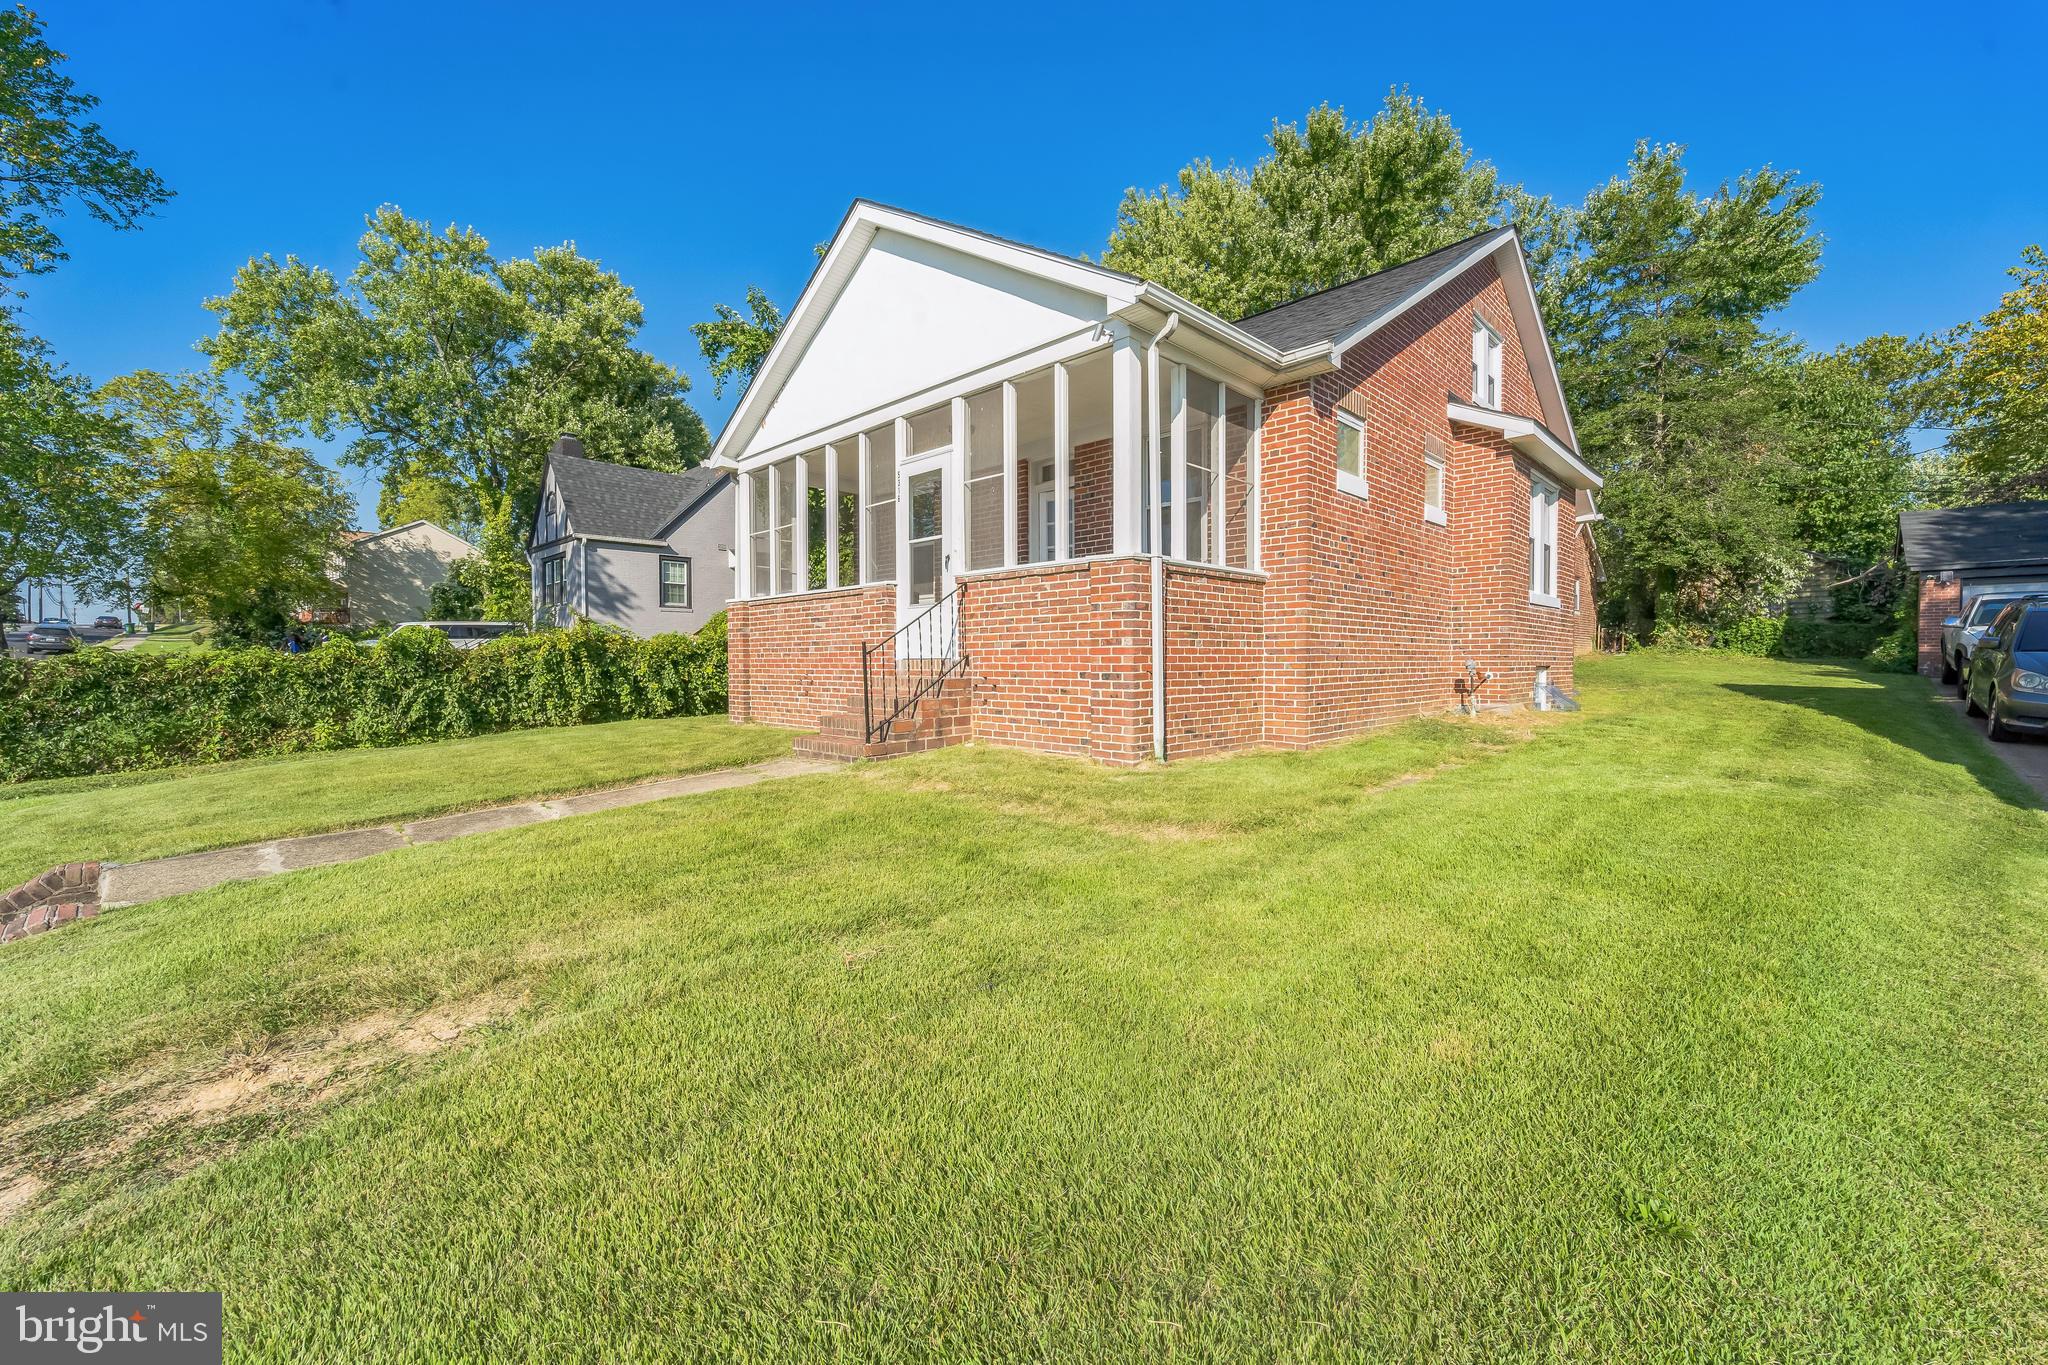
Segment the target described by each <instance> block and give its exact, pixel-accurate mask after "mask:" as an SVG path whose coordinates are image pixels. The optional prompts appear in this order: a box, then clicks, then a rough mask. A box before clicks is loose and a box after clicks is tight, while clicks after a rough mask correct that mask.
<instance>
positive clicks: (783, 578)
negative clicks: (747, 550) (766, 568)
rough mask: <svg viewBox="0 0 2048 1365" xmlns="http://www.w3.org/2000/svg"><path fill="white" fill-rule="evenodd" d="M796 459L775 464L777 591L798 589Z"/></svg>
mask: <svg viewBox="0 0 2048 1365" xmlns="http://www.w3.org/2000/svg"><path fill="white" fill-rule="evenodd" d="M796 495H797V488H796V461H795V460H783V461H782V462H780V463H779V464H777V465H776V466H775V537H774V538H775V591H777V592H795V591H796V512H797V496H796Z"/></svg>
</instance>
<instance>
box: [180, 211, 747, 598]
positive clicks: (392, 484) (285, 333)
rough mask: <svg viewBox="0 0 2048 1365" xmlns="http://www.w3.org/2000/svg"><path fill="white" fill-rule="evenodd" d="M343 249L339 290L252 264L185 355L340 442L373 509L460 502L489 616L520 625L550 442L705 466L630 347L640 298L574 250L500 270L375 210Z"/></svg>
mask: <svg viewBox="0 0 2048 1365" xmlns="http://www.w3.org/2000/svg"><path fill="white" fill-rule="evenodd" d="M358 245H359V248H360V252H361V259H360V260H359V261H358V262H357V264H356V266H355V267H354V269H353V270H352V271H351V272H350V273H349V275H348V277H347V279H346V280H336V279H335V278H334V276H333V275H331V274H330V273H329V272H327V271H326V270H323V269H321V268H319V267H317V266H312V265H308V264H306V263H304V262H302V261H300V260H298V259H297V258H296V257H290V256H288V257H286V258H285V259H284V260H283V261H282V262H279V261H277V260H274V259H272V258H271V257H269V256H264V257H262V258H260V259H258V260H252V261H250V262H249V263H248V264H247V265H246V266H244V267H243V268H242V269H241V270H240V271H238V272H237V273H236V276H235V280H234V285H233V288H232V289H231V290H230V291H229V292H228V293H227V294H225V295H222V296H221V297H219V298H215V299H210V300H208V301H207V307H208V308H209V309H211V310H212V311H213V313H214V314H215V316H216V317H217V318H218V319H219V320H220V329H219V331H218V332H217V333H216V334H215V335H213V336H212V337H210V338H208V339H207V340H206V341H204V342H202V343H201V349H202V350H203V351H205V352H206V354H207V355H208V356H210V357H211V358H212V360H213V363H214V366H215V368H216V370H217V371H221V372H225V371H229V370H232V371H235V372H237V373H239V374H241V375H243V376H244V377H246V379H247V380H248V382H249V384H250V385H251V387H252V390H253V392H254V395H255V397H256V399H257V401H259V402H260V403H262V404H263V405H264V406H265V407H266V408H267V409H268V410H269V411H272V412H274V413H276V414H277V415H278V416H279V417H280V418H282V419H283V420H285V421H287V422H290V423H294V424H299V425H302V426H303V427H304V428H305V429H307V430H309V431H310V432H312V433H313V434H314V435H315V436H318V437H320V438H322V439H327V438H331V437H346V438H347V441H348V444H347V446H346V448H345V453H344V456H343V458H344V459H346V460H348V461H349V462H351V463H353V464H357V465H361V466H365V467H368V468H372V469H376V470H378V471H380V472H381V474H382V476H383V479H384V484H385V490H386V493H387V496H389V497H393V498H400V499H417V498H420V497H423V496H425V495H426V494H427V493H428V492H429V491H431V490H433V489H434V487H435V486H436V485H438V486H440V488H441V489H444V490H453V491H454V492H455V493H456V494H458V495H459V505H460V506H461V507H462V509H463V510H464V511H465V512H466V513H467V514H468V515H467V520H468V521H470V522H471V523H473V524H475V525H477V526H479V527H481V528H482V533H483V542H484V552H485V555H486V558H487V559H488V560H489V561H490V564H491V569H492V572H491V577H490V592H489V599H490V605H491V607H492V609H493V610H494V612H503V613H505V614H508V615H512V614H523V604H524V596H525V591H526V583H527V568H526V563H525V560H524V557H523V551H522V549H521V546H522V538H521V532H522V531H523V529H524V526H525V524H526V522H527V520H528V519H529V518H530V517H531V515H532V512H533V507H534V500H535V499H536V498H537V497H538V495H539V486H540V474H541V467H542V465H543V463H544V461H545V457H546V454H547V450H548V447H549V446H550V445H551V444H552V443H553V441H554V439H555V437H556V436H557V435H559V434H561V433H563V432H569V431H573V432H576V433H578V434H579V435H580V436H581V437H582V438H583V441H584V444H585V445H586V446H588V447H589V448H590V449H591V450H592V451H594V452H597V453H599V454H601V455H602V457H603V458H605V459H608V460H614V461H617V462H620V463H625V464H640V465H646V466H648V467H651V468H658V469H685V468H688V467H690V466H692V465H694V464H696V463H698V462H699V461H701V460H702V459H703V458H704V456H705V454H706V452H707V451H708V449H709V446H710V440H709V437H708V435H707V433H706V431H705V428H704V422H703V419H702V418H700V417H699V416H698V415H697V413H696V411H695V410H694V409H692V408H691V407H690V405H689V403H688V402H687V401H686V400H685V397H684V395H685V393H686V392H687V391H688V388H689V381H688V380H687V379H685V378H684V377H683V376H682V375H680V374H678V373H677V372H676V371H675V370H673V369H671V368H670V367H669V366H668V365H666V364H663V363H662V362H661V361H659V360H656V359H655V358H654V357H653V356H651V355H648V354H647V353H646V352H644V351H642V350H640V349H639V348H638V347H637V345H636V344H635V342H636V338H637V336H638V334H639V331H640V327H641V323H642V321H643V312H642V308H641V305H640V301H639V299H638V298H637V297H635V295H634V293H633V291H632V289H631V288H630V287H629V286H627V285H626V284H625V283H624V282H623V281H622V280H620V279H619V278H618V276H616V275H614V274H612V273H610V272H609V271H606V270H605V269H604V268H603V267H601V266H600V265H598V263H597V262H595V261H592V260H590V259H588V258H587V257H584V256H581V255H579V254H578V253H577V251H576V248H575V246H574V245H573V244H565V245H563V246H558V247H548V248H543V249H541V250H538V251H536V252H534V253H533V255H532V257H531V258H510V259H507V258H500V257H498V256H495V255H493V254H492V252H491V249H490V244H489V242H487V241H486V240H485V239H484V238H483V236H482V235H481V234H479V233H477V232H475V231H474V230H472V229H467V228H456V227H453V226H450V227H448V228H446V229H445V230H442V231H438V232H437V231H435V230H434V229H433V228H432V227H430V226H429V225H428V224H426V223H424V222H422V221H419V220H417V219H412V218H408V217H406V216H405V214H404V213H402V212H401V211H400V210H399V209H397V208H394V207H389V206H387V207H385V208H381V209H379V210H378V211H377V212H375V213H374V214H371V215H370V216H369V218H368V220H367V231H365V232H364V234H363V236H362V238H361V240H360V242H359V243H358ZM515 608H517V610H515Z"/></svg>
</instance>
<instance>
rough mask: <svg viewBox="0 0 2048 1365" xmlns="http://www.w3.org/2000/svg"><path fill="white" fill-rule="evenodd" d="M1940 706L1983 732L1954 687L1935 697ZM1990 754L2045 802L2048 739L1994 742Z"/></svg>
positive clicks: (1980, 721) (1981, 723)
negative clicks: (1994, 755)
mask: <svg viewBox="0 0 2048 1365" xmlns="http://www.w3.org/2000/svg"><path fill="white" fill-rule="evenodd" d="M1935 695H1936V697H1937V698H1938V699H1939V700H1940V702H1941V704H1942V705H1943V706H1947V707H1952V708H1954V710H1955V713H1956V714H1957V715H1958V716H1962V717H1963V723H1964V724H1966V725H1970V726H1973V727H1975V728H1976V730H1977V732H1978V733H1979V734H1982V733H1984V718H1983V717H1982V716H1970V715H1968V714H1967V712H1966V708H1965V707H1964V705H1963V699H1962V698H1961V697H1958V696H1957V695H1956V692H1955V689H1954V688H1953V687H1943V688H1941V689H1940V690H1939V691H1938V692H1937V693H1936V694H1935ZM1991 752H1993V753H1995V754H1997V755H1998V756H1999V757H2000V758H2002V759H2004V760H2005V763H2006V766H2007V767H2009V768H2011V769H2012V770H2013V771H2014V772H2016V773H2018V774H2019V775H2020V780H2021V781H2023V782H2025V783H2026V784H2027V785H2028V786H2030V787H2032V788H2033V789H2034V794H2035V795H2037V796H2039V797H2040V798H2041V800H2042V801H2043V802H2048V739H2034V738H2031V737H2029V738H2027V739H2015V740H2009V741H2004V742H1999V741H1993V742H1992V745H1991Z"/></svg>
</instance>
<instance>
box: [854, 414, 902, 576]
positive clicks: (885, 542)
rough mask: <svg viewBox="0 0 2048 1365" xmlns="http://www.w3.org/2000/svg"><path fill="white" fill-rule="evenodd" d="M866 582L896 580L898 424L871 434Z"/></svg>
mask: <svg viewBox="0 0 2048 1365" xmlns="http://www.w3.org/2000/svg"><path fill="white" fill-rule="evenodd" d="M865 528H866V532H867V533H866V534H865V535H863V536H862V537H861V543H862V544H863V545H864V546H865V547H866V550H867V581H868V582H870V583H888V582H891V581H893V580H894V579H895V577H896V424H895V423H894V422H884V423H883V424H882V425H881V426H878V427H876V428H875V429H874V430H873V431H871V432H869V433H868V505H867V521H866V523H865Z"/></svg>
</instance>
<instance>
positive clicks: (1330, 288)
mask: <svg viewBox="0 0 2048 1365" xmlns="http://www.w3.org/2000/svg"><path fill="white" fill-rule="evenodd" d="M1513 230H1514V224H1512V223H1500V224H1497V225H1495V226H1493V227H1490V228H1486V229H1483V230H1482V231H1479V232H1475V233H1473V234H1472V235H1471V236H1470V237H1461V238H1459V239H1458V240H1457V241H1455V242H1446V243H1444V245H1442V246H1439V247H1431V248H1430V249H1429V250H1428V251H1425V252H1423V253H1422V254H1421V255H1420V256H1410V257H1409V258H1408V259H1407V260H1405V261H1396V262H1395V263H1394V264H1393V265H1387V266H1381V267H1380V268H1379V269H1378V270H1373V271H1369V272H1367V273H1366V274H1363V275H1358V276H1355V277H1354V278H1352V279H1348V280H1343V281H1341V282H1339V283H1337V284H1332V285H1325V286H1324V287H1323V288H1321V289H1315V290H1311V291H1309V292H1308V293H1306V294H1297V295H1296V296H1295V297H1293V298H1291V299H1289V300H1287V301H1286V302H1285V303H1276V304H1274V305H1273V306H1272V307H1271V308H1261V309H1259V310H1258V311H1257V312H1256V313H1245V314H1242V315H1241V316H1239V317H1238V318H1236V319H1235V320H1234V324H1233V325H1242V324H1243V323H1246V322H1249V321H1250V320H1251V319H1253V318H1262V317H1264V316H1266V314H1268V313H1277V312H1279V311H1280V310H1281V309H1283V308H1292V307H1293V306H1294V305H1295V304H1297V303H1307V302H1308V301H1309V300H1310V299H1316V298H1321V297H1322V296H1323V295H1325V294H1334V293H1336V292H1337V291H1338V290H1339V289H1349V288H1350V287H1351V286H1352V285H1354V284H1364V283H1365V282H1366V281H1367V280H1376V279H1379V278H1380V277H1381V276H1382V275H1391V274H1393V273H1394V272H1395V271H1396V270H1406V269H1407V268H1408V267H1409V266H1411V265H1417V264H1420V263H1421V262H1423V261H1426V260H1428V259H1429V258H1430V257H1432V256H1441V255H1443V254H1444V253H1445V252H1447V251H1456V250H1458V249H1459V248H1461V247H1468V246H1471V245H1472V244H1473V243H1474V242H1476V241H1479V240H1480V239H1481V238H1484V237H1491V236H1493V235H1494V234H1495V233H1497V232H1512V231H1513Z"/></svg>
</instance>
